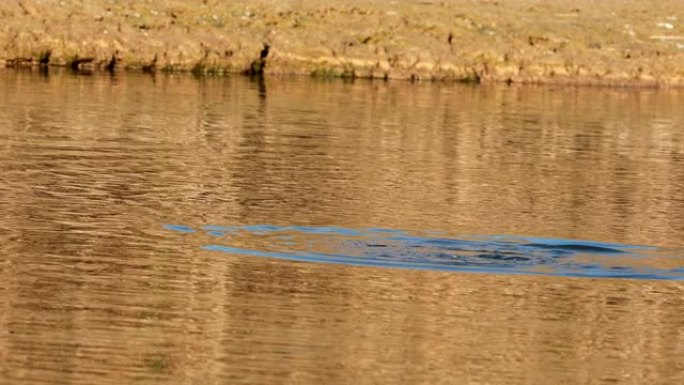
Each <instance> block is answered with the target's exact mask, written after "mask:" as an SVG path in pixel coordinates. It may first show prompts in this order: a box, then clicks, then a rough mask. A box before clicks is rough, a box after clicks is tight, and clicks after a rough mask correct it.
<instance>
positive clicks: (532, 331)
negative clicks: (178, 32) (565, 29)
mask: <svg viewBox="0 0 684 385" xmlns="http://www.w3.org/2000/svg"><path fill="white" fill-rule="evenodd" d="M0 85H1V86H0V106H2V108H0V212H2V213H3V215H0V362H2V365H1V366H0V383H9V384H29V383H31V384H33V383H51V384H93V383H98V384H108V383H111V384H120V383H197V384H212V383H231V384H232V383H283V384H319V383H362V384H365V383H368V384H371V383H424V384H439V383H444V384H451V383H473V384H475V383H490V384H539V383H554V384H561V383H563V384H566V383H567V384H604V383H615V382H618V383H626V384H675V383H681V382H684V375H682V373H684V362H683V361H682V359H681V357H684V315H683V314H684V311H683V310H684V286H683V285H682V283H680V281H669V282H668V281H664V282H656V281H645V280H639V281H632V280H612V279H571V278H559V277H543V276H502V275H478V274H458V273H440V272H426V271H411V270H391V269H377V268H357V267H349V266H339V265H318V264H308V263H296V262H287V261H277V260H269V259H263V258H254V257H245V256H237V255H230V254H224V253H214V252H209V251H203V250H201V248H200V246H201V245H203V244H206V243H207V242H208V241H209V236H208V235H203V234H185V235H184V234H177V233H170V232H168V231H165V230H164V229H163V227H162V226H163V225H164V224H167V223H180V224H186V225H189V226H201V225H204V224H217V225H243V224H261V223H269V224H281V225H293V224H297V225H315V226H319V225H336V226H343V227H349V228H358V227H384V228H398V229H411V230H419V229H428V230H445V231H449V232H452V233H463V234H510V235H536V236H547V237H560V238H577V239H590V240H597V241H608V242H621V243H632V244H649V245H658V246H668V247H682V246H684V244H683V243H682V235H683V234H684V199H683V198H682V197H684V129H683V128H684V110H682V109H681V105H683V104H684V103H683V102H684V94H682V93H677V92H665V91H635V90H627V89H560V88H535V87H492V88H488V87H463V86H455V85H435V84H406V83H378V82H372V83H371V82H357V83H344V82H339V81H336V82H313V81H308V80H284V79H282V80H281V79H267V80H266V81H265V82H258V81H249V80H247V79H242V78H233V79H221V80H218V79H205V80H197V79H192V78H189V77H157V78H153V77H115V78H110V77H97V76H95V77H76V76H49V77H39V76H36V75H31V74H28V73H21V72H9V73H2V74H0Z"/></svg>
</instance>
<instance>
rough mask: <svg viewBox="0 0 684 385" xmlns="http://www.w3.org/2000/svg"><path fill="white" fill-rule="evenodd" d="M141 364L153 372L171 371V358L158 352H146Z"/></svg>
mask: <svg viewBox="0 0 684 385" xmlns="http://www.w3.org/2000/svg"><path fill="white" fill-rule="evenodd" d="M143 364H144V366H145V367H146V368H147V369H149V370H150V371H151V372H153V373H157V374H162V373H170V372H171V359H170V358H169V357H166V356H164V355H162V354H160V353H152V354H148V355H147V356H145V357H144V358H143Z"/></svg>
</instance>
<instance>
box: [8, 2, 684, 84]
mask: <svg viewBox="0 0 684 385" xmlns="http://www.w3.org/2000/svg"><path fill="white" fill-rule="evenodd" d="M265 44H266V45H268V49H264V48H265ZM41 65H43V66H67V67H71V68H73V69H79V70H90V69H92V70H114V71H120V70H124V69H125V70H132V71H145V72H153V71H192V72H194V73H197V74H227V73H249V72H252V73H261V72H263V73H264V74H265V75H267V76H268V75H276V74H277V75H305V76H322V77H360V78H381V79H414V80H454V81H471V82H512V83H552V84H593V85H617V86H624V85H634V86H656V87H658V86H664V87H681V86H684V2H682V1H678V0H663V1H650V0H647V1H636V0H624V1H621V0H605V1H601V2H595V1H591V0H576V1H573V2H572V3H571V4H570V3H568V2H566V1H560V0H558V1H553V0H551V1H541V0H511V1H485V0H481V1H476V0H451V1H422V2H416V1H379V2H368V1H346V2H344V3H343V4H342V5H339V4H338V3H335V2H330V1H324V0H299V1H297V0H292V1H267V0H257V1H231V2H224V1H219V0H206V1H180V0H151V1H146V2H141V1H133V0H124V1H116V2H113V1H106V0H91V1H78V0H62V1H59V0H42V1H41V0H10V1H6V2H2V3H0V67H27V66H31V67H38V66H41Z"/></svg>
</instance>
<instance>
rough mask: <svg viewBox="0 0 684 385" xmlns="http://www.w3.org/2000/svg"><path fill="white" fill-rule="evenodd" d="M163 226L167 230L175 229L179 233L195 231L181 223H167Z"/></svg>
mask: <svg viewBox="0 0 684 385" xmlns="http://www.w3.org/2000/svg"><path fill="white" fill-rule="evenodd" d="M164 228H165V229H167V230H171V231H177V232H179V233H186V234H190V233H194V232H195V229H193V228H191V227H188V226H183V225H172V224H168V225H164Z"/></svg>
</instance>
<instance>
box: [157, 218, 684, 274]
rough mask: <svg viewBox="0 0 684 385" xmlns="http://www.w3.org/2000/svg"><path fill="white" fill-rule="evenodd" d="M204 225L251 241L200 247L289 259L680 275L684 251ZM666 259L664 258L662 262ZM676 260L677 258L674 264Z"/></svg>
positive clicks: (385, 232) (445, 268)
mask: <svg viewBox="0 0 684 385" xmlns="http://www.w3.org/2000/svg"><path fill="white" fill-rule="evenodd" d="M165 227H166V228H167V229H168V230H172V231H175V232H181V233H194V232H196V231H195V230H194V229H192V228H190V227H187V226H183V225H165ZM203 230H204V232H205V233H206V234H207V235H210V236H212V239H214V240H215V239H216V238H217V237H226V238H227V241H228V242H231V243H233V242H235V243H237V244H244V243H245V241H246V242H247V243H249V244H250V245H253V246H251V248H249V249H247V248H241V247H235V246H229V245H220V244H208V245H201V247H202V248H203V249H204V250H211V251H221V252H225V253H229V254H236V255H247V256H255V257H267V258H277V259H286V260H293V261H304V262H318V263H337V264H347V265H358V266H377V267H399V268H408V269H420V270H441V271H463V272H480V273H513V274H544V275H559V276H577V277H609V278H637V279H666V280H682V279H684V268H682V267H681V266H682V265H684V256H683V254H682V253H681V252H674V251H672V250H664V249H657V248H653V247H644V246H634V245H623V244H612V243H601V242H592V241H575V240H567V239H553V238H525V237H503V236H477V237H463V238H458V239H456V238H446V237H440V238H434V237H429V236H425V234H424V233H412V232H409V231H400V230H384V229H346V228H340V227H302V226H272V225H251V226H213V225H209V226H204V227H203ZM235 243H234V244H235ZM671 252H672V253H671ZM670 253H671V254H670ZM656 255H657V257H658V258H657V259H656V258H654V257H655V256H656ZM664 259H665V260H667V262H666V263H665V264H662V261H663V260H664ZM658 261H660V262H658ZM673 262H674V264H677V263H679V264H680V266H678V267H677V268H674V269H673V268H672V267H671V266H672V265H673Z"/></svg>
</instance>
